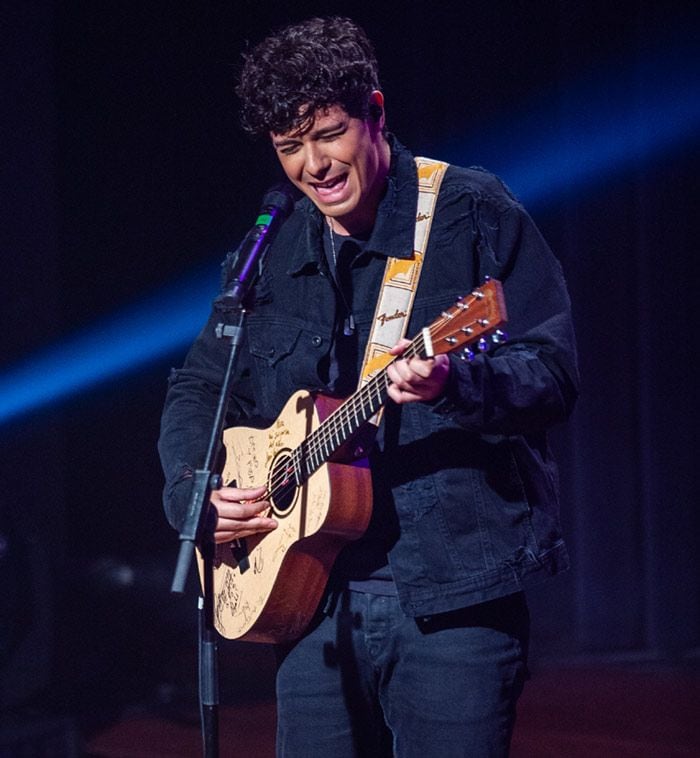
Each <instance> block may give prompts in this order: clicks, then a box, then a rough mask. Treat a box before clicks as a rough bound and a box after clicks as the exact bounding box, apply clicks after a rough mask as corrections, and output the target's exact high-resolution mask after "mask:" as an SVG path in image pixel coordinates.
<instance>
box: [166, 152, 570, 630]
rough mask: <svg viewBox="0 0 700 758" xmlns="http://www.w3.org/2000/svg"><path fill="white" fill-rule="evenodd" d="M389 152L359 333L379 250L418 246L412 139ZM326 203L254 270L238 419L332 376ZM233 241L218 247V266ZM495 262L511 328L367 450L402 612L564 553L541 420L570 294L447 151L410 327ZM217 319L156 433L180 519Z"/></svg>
mask: <svg viewBox="0 0 700 758" xmlns="http://www.w3.org/2000/svg"><path fill="white" fill-rule="evenodd" d="M391 144H392V164H391V171H390V176H389V181H388V187H387V192H386V195H385V197H384V198H383V200H382V202H381V204H380V207H379V210H378V216H377V220H376V223H375V227H374V230H373V232H372V235H371V237H370V239H369V242H368V244H367V247H366V249H365V253H364V255H363V256H362V258H361V259H359V260H358V262H357V263H356V265H355V266H354V267H353V270H352V292H351V297H352V303H351V307H352V311H353V315H354V318H355V322H356V326H357V335H358V338H359V341H358V344H357V349H356V355H357V362H356V366H355V367H354V375H353V377H351V383H352V382H353V381H355V379H356V375H357V372H358V371H359V364H360V363H361V359H362V354H363V349H364V344H365V342H366V339H367V336H368V334H369V329H370V325H371V321H372V319H373V316H374V308H375V304H376V299H377V293H378V289H379V283H380V281H381V277H382V274H383V271H384V265H385V259H386V256H393V257H409V256H410V255H412V249H413V232H414V228H413V227H414V218H415V212H416V202H417V188H416V170H415V164H414V162H413V159H412V156H411V155H410V153H409V152H408V151H407V150H406V149H405V148H403V147H402V146H401V145H400V144H399V143H398V142H396V141H395V140H394V139H393V138H392V140H391ZM323 229H324V227H323V219H322V217H321V215H320V214H319V212H318V210H317V209H316V208H315V206H314V205H313V204H312V203H311V202H310V201H309V200H308V199H307V198H303V199H301V200H300V201H298V202H297V204H296V207H295V210H294V212H293V214H292V215H291V217H290V218H289V219H288V220H287V221H286V222H285V224H284V226H283V227H282V229H281V231H280V233H279V236H278V237H277V239H276V241H275V242H274V244H273V246H272V248H271V250H270V252H269V254H268V257H267V260H266V264H265V269H264V272H263V274H262V277H261V279H260V281H259V283H258V285H257V287H256V291H255V302H254V305H253V308H252V312H251V313H250V315H249V317H248V322H247V328H246V333H245V337H244V344H243V348H242V352H241V360H240V362H239V367H238V371H237V374H236V377H235V383H234V389H233V393H232V398H231V405H230V411H229V418H228V421H227V423H228V425H233V424H235V423H236V421H238V420H240V419H243V418H246V417H249V416H262V417H264V418H268V419H274V418H275V417H276V416H277V415H278V414H279V412H280V410H281V409H282V407H283V405H284V403H285V402H286V400H287V399H288V397H289V396H290V395H291V394H292V393H293V392H294V391H295V390H297V389H300V388H308V389H323V388H324V386H325V382H326V381H327V376H326V374H325V372H324V368H323V367H324V365H327V356H328V353H329V351H330V350H331V347H332V342H333V340H334V339H337V338H338V322H339V318H340V317H341V316H342V315H344V314H339V307H340V306H339V305H338V303H337V300H338V298H337V296H336V290H335V285H334V283H333V281H332V278H331V277H330V276H329V273H328V270H327V268H326V265H325V261H324V256H323V253H322V238H321V234H322V232H323ZM229 268H230V258H229V259H227V261H226V262H225V263H224V279H225V278H226V275H227V272H228V270H229ZM486 276H490V277H493V278H497V279H500V280H501V282H502V283H503V288H504V293H505V298H506V304H507V310H508V316H509V322H508V326H507V332H508V336H509V340H508V342H507V343H506V344H505V345H503V346H501V347H499V348H497V349H496V350H495V351H493V352H492V353H490V354H479V355H477V357H476V358H475V360H474V361H473V362H471V363H467V362H463V361H462V360H460V359H459V358H457V357H455V356H451V357H450V360H451V373H450V378H449V382H448V387H447V391H446V393H445V396H444V397H443V398H442V399H440V400H439V401H438V402H434V403H410V404H407V405H404V406H401V407H399V406H396V405H394V404H392V403H391V402H390V403H389V404H388V406H387V409H386V413H385V418H384V421H383V424H382V427H381V429H380V432H379V435H378V438H377V442H376V445H375V448H374V450H373V453H372V455H371V464H372V475H373V485H374V490H375V503H377V504H381V508H382V509H383V510H384V513H385V514H386V513H387V512H388V513H389V514H390V516H391V518H390V521H391V523H392V524H393V525H394V529H395V533H394V535H393V538H392V540H391V542H392V544H391V546H390V550H389V562H390V566H391V570H392V573H393V576H394V579H395V582H396V585H397V589H398V593H399V599H400V602H401V604H402V607H403V608H404V610H405V612H406V613H407V614H409V615H413V616H423V615H429V614H433V613H439V612H443V611H448V610H452V609H455V608H458V607H463V606H467V605H471V604H474V603H479V602H483V601H485V600H489V599H492V598H496V597H501V596H503V595H507V594H510V593H512V592H516V591H519V590H521V589H522V588H523V586H524V584H526V583H527V581H528V580H529V579H530V578H535V577H537V576H543V575H547V574H554V573H556V572H557V571H559V570H561V569H562V568H565V567H566V566H567V565H568V558H567V554H566V549H565V546H564V543H563V541H562V537H561V533H560V527H559V515H558V508H559V505H558V494H557V489H558V488H557V474H556V466H555V463H554V461H553V460H552V457H551V454H550V450H549V447H548V444H547V437H546V430H547V428H548V427H550V426H551V425H552V424H555V423H557V422H560V421H563V420H565V419H566V418H567V416H568V415H569V413H570V411H571V409H572V407H573V404H574V401H575V398H576V395H577V384H578V374H577V367H576V354H575V345H574V335H573V329H572V325H571V317H570V304H569V298H568V294H567V291H566V285H565V282H564V278H563V275H562V272H561V268H560V265H559V263H558V261H557V260H556V259H555V258H554V257H553V255H552V254H551V252H550V250H549V248H548V247H547V244H546V243H545V242H544V240H543V239H542V237H541V235H540V233H539V231H538V230H537V228H536V227H535V225H534V224H533V222H532V220H531V219H530V217H529V216H528V215H527V213H526V212H525V211H524V209H523V208H522V206H521V205H520V204H519V203H518V202H517V201H516V200H515V199H514V198H513V197H512V195H511V194H510V193H509V192H508V190H507V189H506V188H505V187H504V186H503V184H502V183H501V182H500V181H499V180H498V179H497V178H496V177H494V176H493V175H491V174H488V173H487V172H485V171H483V170H481V169H463V168H458V167H454V166H451V167H450V168H449V169H448V171H447V173H446V176H445V178H444V181H443V184H442V189H441V191H440V195H439V198H438V203H437V209H436V215H435V220H434V223H433V226H432V231H431V235H430V242H429V245H428V250H427V253H426V258H425V263H424V266H423V273H422V276H421V281H420V284H419V287H418V291H417V294H416V300H415V303H414V307H413V311H412V315H411V319H410V324H409V329H408V333H409V335H410V336H412V335H413V334H415V333H416V332H417V331H418V330H419V329H420V328H421V327H423V326H425V325H426V324H428V323H430V322H431V321H432V320H433V319H434V318H435V317H436V316H437V315H438V314H439V313H440V311H441V310H443V309H444V308H446V307H448V306H449V305H451V304H452V303H453V302H454V301H455V299H456V298H457V297H459V296H460V295H464V294H466V293H468V292H470V291H471V290H472V289H473V288H474V287H475V286H477V285H479V284H481V283H483V281H484V278H485V277H486ZM230 317H231V314H229V313H227V312H226V309H225V308H224V307H223V306H222V305H221V304H220V303H217V302H216V301H215V304H214V309H213V311H212V315H211V317H210V319H209V322H208V323H207V324H206V326H205V327H204V329H203V330H202V332H201V333H200V335H199V337H198V338H197V340H196V341H195V343H194V345H193V346H192V348H191V349H190V351H189V353H188V355H187V358H186V361H185V365H184V367H183V368H182V369H180V370H177V371H176V370H174V371H173V372H172V373H171V377H170V386H169V390H168V394H167V399H166V404H165V410H164V413H163V420H162V430H161V437H160V442H159V449H160V453H161V459H162V462H163V468H164V471H165V476H166V487H165V496H164V500H165V509H166V513H167V515H168V518H169V520H170V522H171V523H172V524H173V525H174V526H178V525H179V524H180V522H181V520H182V518H183V515H184V511H185V508H186V505H187V500H188V495H189V489H190V487H189V485H190V479H191V473H192V470H193V469H195V468H197V467H198V466H199V465H201V461H202V458H203V456H204V452H205V448H206V443H207V435H208V430H209V428H210V424H211V418H212V415H213V411H214V406H215V402H216V398H217V388H218V385H219V383H220V380H221V375H222V372H223V370H224V365H225V363H224V362H225V359H226V356H227V354H228V345H227V341H225V340H219V339H217V338H216V336H215V327H216V325H217V324H218V323H221V322H224V323H227V322H228V320H229V319H230Z"/></svg>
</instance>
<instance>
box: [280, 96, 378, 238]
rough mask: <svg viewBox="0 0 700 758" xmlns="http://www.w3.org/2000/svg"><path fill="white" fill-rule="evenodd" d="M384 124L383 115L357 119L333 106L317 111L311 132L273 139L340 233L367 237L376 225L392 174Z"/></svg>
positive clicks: (292, 175)
mask: <svg viewBox="0 0 700 758" xmlns="http://www.w3.org/2000/svg"><path fill="white" fill-rule="evenodd" d="M376 96H379V98H381V94H380V93H378V92H377V93H374V95H373V98H375V97H376ZM379 104H380V105H381V102H380V103H379ZM383 125H384V116H383V115H382V116H381V117H380V118H379V119H377V120H375V119H372V118H367V119H359V118H353V117H351V116H349V115H348V114H347V112H346V111H345V109H344V108H342V107H341V106H339V105H333V106H330V107H329V108H320V109H319V110H317V111H316V114H315V116H314V119H313V123H312V124H311V125H310V126H309V127H307V128H305V129H297V130H293V131H291V132H286V133H285V134H275V133H272V134H271V137H272V144H273V146H274V148H275V150H276V152H277V157H278V158H279V161H280V163H281V164H282V168H283V169H284V172H285V173H286V174H287V177H288V178H289V179H290V181H291V182H292V183H294V184H295V185H296V186H297V187H298V188H299V189H300V190H301V191H302V192H303V193H304V194H305V195H308V197H310V198H311V200H312V201H313V202H314V203H315V205H316V206H317V207H318V209H319V210H320V211H321V213H323V214H324V215H325V216H328V217H330V218H331V219H332V220H333V229H334V230H335V231H336V232H339V233H341V234H361V233H363V232H368V231H369V230H370V229H371V228H372V226H373V224H374V219H375V216H376V212H377V206H378V205H379V201H380V200H381V198H382V194H383V192H384V187H385V180H386V176H387V173H388V171H389V160H390V149H389V145H388V143H387V141H386V140H385V139H384V136H383V134H382V127H383Z"/></svg>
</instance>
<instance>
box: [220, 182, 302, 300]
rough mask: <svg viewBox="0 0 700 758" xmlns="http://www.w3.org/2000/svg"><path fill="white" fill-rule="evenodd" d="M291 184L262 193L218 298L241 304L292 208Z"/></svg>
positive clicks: (293, 196) (280, 185) (276, 186)
mask: <svg viewBox="0 0 700 758" xmlns="http://www.w3.org/2000/svg"><path fill="white" fill-rule="evenodd" d="M294 200H295V195H294V192H293V189H292V185H290V184H288V183H283V184H276V185H275V186H274V187H270V189H269V190H268V191H267V192H266V193H265V197H263V201H262V204H261V206H260V212H259V213H258V217H257V219H256V220H255V225H254V226H253V228H252V229H251V230H250V231H249V232H248V234H246V236H245V238H244V240H243V242H241V244H240V246H239V248H238V252H237V253H236V259H235V261H234V262H233V265H232V267H231V275H230V277H229V278H228V281H227V283H226V289H225V290H224V292H222V294H221V295H220V296H219V298H218V299H220V300H225V301H226V303H227V305H231V306H233V307H234V308H238V307H240V305H241V303H242V302H243V300H244V299H245V296H246V295H247V294H248V291H249V290H250V288H251V286H252V284H253V281H254V280H255V277H256V274H257V272H258V271H259V268H260V265H261V264H262V260H263V257H264V255H265V253H266V252H267V250H268V248H269V247H270V245H271V244H272V242H273V240H274V239H275V237H276V236H277V233H278V232H279V230H280V228H281V226H282V224H283V222H284V221H285V219H286V218H287V216H289V214H290V213H291V212H292V210H293V208H294Z"/></svg>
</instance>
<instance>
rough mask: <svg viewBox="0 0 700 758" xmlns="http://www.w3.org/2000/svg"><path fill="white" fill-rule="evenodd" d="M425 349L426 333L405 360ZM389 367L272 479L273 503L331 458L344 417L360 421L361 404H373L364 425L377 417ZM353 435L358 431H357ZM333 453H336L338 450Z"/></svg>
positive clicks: (295, 452)
mask: <svg viewBox="0 0 700 758" xmlns="http://www.w3.org/2000/svg"><path fill="white" fill-rule="evenodd" d="M452 318H453V317H452V316H450V315H447V314H445V315H444V316H443V318H442V319H437V320H436V321H435V322H433V324H432V325H431V326H430V327H428V330H429V332H430V333H431V336H434V334H435V333H436V332H437V331H438V329H439V328H440V327H442V326H443V324H444V323H445V322H447V321H449V320H451V319H452ZM474 323H475V321H473V322H472V324H471V326H473V324H474ZM424 349H425V344H424V340H423V333H422V332H420V333H419V334H418V335H416V337H414V339H413V341H412V342H411V343H410V344H409V345H408V346H407V348H406V350H405V351H404V353H403V357H408V358H411V357H413V356H415V355H418V354H420V353H421V352H422V351H424ZM391 362H393V361H391ZM388 365H390V364H387V366H386V367H384V369H383V370H381V371H380V372H379V373H378V374H376V375H375V376H374V377H372V379H370V381H369V382H367V383H366V384H365V385H364V386H363V387H362V388H361V389H360V390H359V391H358V392H357V393H355V395H353V396H351V398H349V399H348V401H347V402H345V403H343V404H342V405H341V406H339V407H338V408H337V409H336V410H335V411H334V412H333V413H331V414H330V415H329V416H328V418H326V420H325V421H324V422H323V423H322V424H321V425H320V426H319V427H318V428H317V429H315V430H314V431H313V432H312V433H311V434H310V435H309V436H308V437H307V438H306V439H305V440H304V441H303V442H302V444H301V445H299V446H298V447H297V448H295V449H294V450H293V451H292V452H291V453H290V456H289V461H290V462H291V467H290V466H289V465H287V466H285V467H284V468H283V469H282V471H280V473H279V474H278V476H277V479H276V480H274V479H273V480H271V482H270V487H269V489H268V493H269V495H270V497H271V498H273V499H274V498H275V497H283V496H284V495H286V494H287V492H288V491H289V490H290V489H292V488H295V487H297V486H298V483H297V481H296V478H295V476H294V475H295V474H296V473H297V472H298V473H299V475H300V478H301V479H302V481H304V480H305V479H306V478H307V477H308V476H310V475H311V474H313V473H314V472H315V471H316V470H317V469H318V468H319V467H320V466H321V465H322V464H323V463H324V462H325V461H326V460H327V458H328V457H329V456H330V455H331V454H332V452H333V450H330V451H327V452H324V450H323V446H324V445H325V444H326V443H327V442H329V441H331V442H332V438H333V434H339V433H341V432H343V433H344V429H343V421H342V418H343V416H345V419H346V423H347V421H348V420H349V419H350V415H349V414H350V411H351V410H353V411H354V415H355V417H356V418H357V406H358V404H359V406H360V410H361V409H362V408H363V407H365V406H366V405H367V404H368V403H370V411H369V413H368V414H367V416H366V417H365V418H364V419H363V421H362V422H361V423H364V421H365V420H366V419H367V418H369V417H370V416H371V415H372V414H373V413H376V411H377V410H378V409H379V407H381V405H382V404H383V400H382V396H381V395H382V388H381V387H380V386H379V384H380V382H383V383H384V385H385V386H384V388H383V389H384V390H387V389H388V386H389V382H388V377H387V376H386V368H387V367H388ZM373 393H374V394H376V399H377V400H379V401H380V402H379V404H378V406H377V408H376V409H375V408H373V407H372V406H371V402H372V394H373ZM367 396H369V397H367ZM361 423H360V424H359V425H358V428H359V426H361ZM329 429H331V431H330V432H329V431H328V430H329ZM354 431H357V430H356V429H355V430H354ZM354 431H353V433H354ZM349 436H350V435H348V437H347V438H349ZM347 438H346V439H347ZM304 446H306V455H304V454H303V451H304ZM334 449H337V447H336V448H334ZM319 454H320V457H319ZM309 463H311V467H310V466H309ZM302 464H306V465H304V466H303V468H304V469H306V470H302ZM280 488H283V489H280Z"/></svg>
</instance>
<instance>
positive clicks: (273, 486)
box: [268, 450, 297, 516]
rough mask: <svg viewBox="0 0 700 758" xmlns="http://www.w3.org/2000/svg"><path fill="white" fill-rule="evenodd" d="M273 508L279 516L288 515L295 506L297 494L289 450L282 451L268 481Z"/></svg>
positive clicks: (275, 461) (273, 465) (276, 458)
mask: <svg viewBox="0 0 700 758" xmlns="http://www.w3.org/2000/svg"><path fill="white" fill-rule="evenodd" d="M268 491H269V492H270V502H271V503H272V510H273V512H274V513H275V514H276V515H277V516H286V515H287V514H288V513H289V511H291V510H292V508H293V507H294V500H295V499H296V495H297V487H296V480H295V478H294V467H293V466H292V457H291V455H290V451H289V450H283V451H280V452H279V453H278V454H277V456H276V457H275V460H274V462H273V464H272V467H271V469H270V479H269V481H268Z"/></svg>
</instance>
